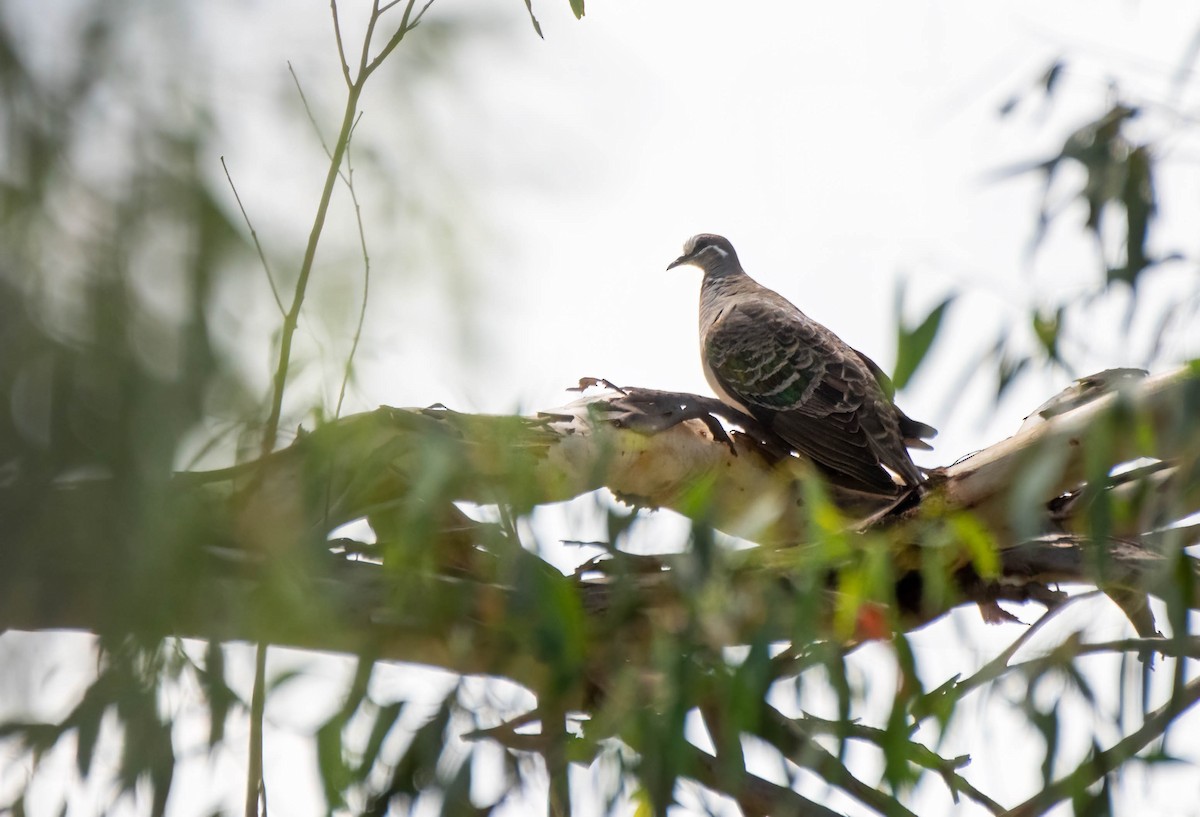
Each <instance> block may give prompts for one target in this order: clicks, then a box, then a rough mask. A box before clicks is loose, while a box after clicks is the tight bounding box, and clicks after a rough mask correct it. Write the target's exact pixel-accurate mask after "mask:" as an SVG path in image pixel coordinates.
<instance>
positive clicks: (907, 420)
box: [850, 349, 937, 451]
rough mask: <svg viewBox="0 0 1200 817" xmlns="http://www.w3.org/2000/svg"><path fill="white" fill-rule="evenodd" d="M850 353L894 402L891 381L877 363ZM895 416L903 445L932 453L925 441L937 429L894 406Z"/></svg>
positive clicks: (858, 353)
mask: <svg viewBox="0 0 1200 817" xmlns="http://www.w3.org/2000/svg"><path fill="white" fill-rule="evenodd" d="M850 351H852V352H854V354H856V355H858V359H859V360H861V361H862V362H863V364H864V365H865V366H866V367H867V368H868V369H870V370H871V374H873V375H875V380H876V382H878V383H879V386H880V388H882V389H883V393H884V394H885V395H887V398H888V400H894V399H895V396H896V387H895V386H894V385H893V384H892V379H891V378H890V377H888V376H887V372H885V371H884V370H883V369H881V368H879V364H878V363H876V362H875V361H873V360H871V358H869V357H867V356H866V355H864V354H863V353H862V352H860V351H858V350H857V349H851V350H850ZM896 414H897V415H899V418H900V436H901V437H903V438H904V444H905V445H907V446H908V447H909V448H921V449H924V450H926V451H932V450H933V446H932V445H930V444H929V443H927V442H925V441H926V440H932V439H933V438H934V437H936V436H937V429H936V428H934V427H933V426H931V425H927V424H925V423H922V422H921V421H920V420H914V419H913V418H911V417H909V416H908V415H907V414H905V413H904V412H903V411H901V410H900V407H899V406H896Z"/></svg>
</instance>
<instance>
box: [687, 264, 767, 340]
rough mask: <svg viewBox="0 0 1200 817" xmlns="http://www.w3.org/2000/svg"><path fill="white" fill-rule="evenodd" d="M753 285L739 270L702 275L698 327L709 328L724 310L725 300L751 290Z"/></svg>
mask: <svg viewBox="0 0 1200 817" xmlns="http://www.w3.org/2000/svg"><path fill="white" fill-rule="evenodd" d="M755 286H756V285H755V283H754V281H753V280H751V278H750V276H748V275H746V273H744V272H742V271H741V270H740V269H723V270H716V271H709V272H705V273H704V283H702V284H701V285H700V327H701V329H703V328H704V327H706V326H711V325H712V324H713V323H714V322H716V320H717V319H718V318H719V317H720V316H721V311H722V310H723V309H725V308H726V306H727V305H728V302H727V300H726V299H728V298H730V297H733V296H736V295H739V294H741V293H743V292H746V291H747V290H750V289H753V288H754V287H755Z"/></svg>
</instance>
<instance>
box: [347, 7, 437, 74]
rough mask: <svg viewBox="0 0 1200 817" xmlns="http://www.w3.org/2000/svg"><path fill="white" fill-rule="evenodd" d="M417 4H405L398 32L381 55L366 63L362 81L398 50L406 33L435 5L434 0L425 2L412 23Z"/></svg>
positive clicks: (364, 56)
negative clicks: (410, 20) (410, 19)
mask: <svg viewBox="0 0 1200 817" xmlns="http://www.w3.org/2000/svg"><path fill="white" fill-rule="evenodd" d="M415 5H416V0H408V3H407V5H405V6H404V16H403V17H402V18H400V27H399V28H397V29H396V33H395V34H393V35H392V38H391V39H390V40H388V43H387V45H385V46H384V47H383V50H382V51H380V52H379V55H378V56H376V57H375V59H373V60H371V62H370V64H369V65H368V64H365V63H364V68H363V73H362V74H360V75H359V81H360V82H361V81H362V80H363V79H364V78H365V77H367V76H369V75H370V74H371V73H372V72H373V71H374V70H375V69H376V68H378V67H379V66H380V64H381V63H382V62H383V61H384V60H386V59H387V57H388V55H389V54H391V53H392V52H393V51H395V50H396V46H398V45H400V42H401V40H403V39H404V35H405V34H407V33H408V32H410V31H412V29H413V27H415V26H416V24H417V23H419V22H420V21H421V17H422V16H424V14H425V12H426V10H427V9H428V8H429V7H430V6H432V5H433V0H429V2H427V3H426V4H425V6H424V8H422V9H421V12H420V14H418V15H417V19H416V20H414V21H413V22H412V23H411V24H410V23H409V18H410V17H411V16H412V10H413V6H415ZM378 7H379V6H378V3H376V9H378ZM372 22H373V21H372ZM363 58H364V60H365V59H366V52H365V51H364V52H363Z"/></svg>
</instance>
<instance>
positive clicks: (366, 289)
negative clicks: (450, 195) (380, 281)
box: [333, 114, 371, 417]
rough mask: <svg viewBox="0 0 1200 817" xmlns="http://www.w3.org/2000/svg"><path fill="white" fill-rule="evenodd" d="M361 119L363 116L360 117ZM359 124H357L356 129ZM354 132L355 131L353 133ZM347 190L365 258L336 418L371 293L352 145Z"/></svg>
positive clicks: (367, 254)
mask: <svg viewBox="0 0 1200 817" xmlns="http://www.w3.org/2000/svg"><path fill="white" fill-rule="evenodd" d="M359 116H360V119H361V114H360V115H359ZM357 126H358V122H357V121H356V122H355V127H357ZM352 132H353V131H352ZM344 181H345V182H346V189H347V190H349V191H350V200H351V201H352V202H354V220H355V222H356V223H357V224H358V242H359V246H360V247H361V248H362V257H363V294H362V305H361V306H359V309H358V325H357V326H355V327H354V340H353V341H352V342H351V343H350V353H349V354H348V355H346V368H345V370H344V371H343V372H342V386H341V388H340V389H339V390H338V399H337V407H336V408H335V409H334V410H333V416H334V417H340V416H341V415H342V402H343V401H344V400H345V399H346V387H347V385H348V384H349V383H350V372H351V369H352V368H353V366H354V356H355V354H357V353H358V344H359V342H360V341H361V340H362V330H363V324H365V323H366V320H367V299H368V297H369V296H370V293H371V256H370V255H369V253H368V252H367V233H366V230H365V229H364V228H363V219H362V206H361V205H359V203H358V193H357V192H356V191H355V189H354V165H353V163H352V162H351V161H350V145H349V144H347V145H346V177H345V178H344Z"/></svg>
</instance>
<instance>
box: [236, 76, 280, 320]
mask: <svg viewBox="0 0 1200 817" xmlns="http://www.w3.org/2000/svg"><path fill="white" fill-rule="evenodd" d="M289 67H291V66H290V64H289ZM221 169H222V170H224V171H225V178H226V179H227V180H228V181H229V189H230V190H232V191H233V200H234V201H236V202H237V206H238V209H239V210H241V211H242V219H244V220H245V222H246V229H248V230H249V231H250V240H251V241H253V242H254V249H256V250H258V260H259V261H262V265H263V272H265V273H266V274H267V284H268V285H269V286H270V287H271V294H272V295H273V296H275V304H276V305H277V306H278V307H279V314H280V315H282V314H283V299H282V298H280V297H279V290H278V289H276V288H275V279H274V277H272V275H271V266H270V265H269V264H268V263H267V254H266V253H265V252H263V248H262V244H261V243H259V240H258V231H256V230H255V229H254V225H253V224H251V223H250V215H249V213H247V212H246V207H245V206H244V205H243V204H242V197H241V196H239V195H238V191H237V185H235V184H234V183H233V176H231V175H230V174H229V166H228V165H226V164H225V157H224V156H222V157H221Z"/></svg>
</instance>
